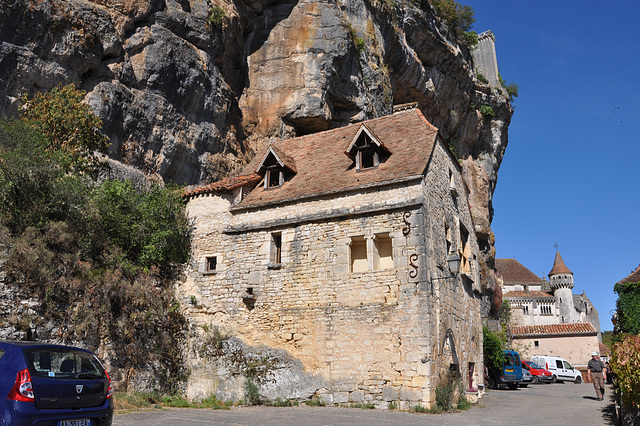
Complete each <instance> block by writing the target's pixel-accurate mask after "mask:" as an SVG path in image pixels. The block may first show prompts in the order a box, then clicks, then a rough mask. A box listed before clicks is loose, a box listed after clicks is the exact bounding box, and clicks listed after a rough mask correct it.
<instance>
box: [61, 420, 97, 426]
mask: <svg viewBox="0 0 640 426" xmlns="http://www.w3.org/2000/svg"><path fill="white" fill-rule="evenodd" d="M58 426H91V420H89V419H77V420H60V421H59V422H58Z"/></svg>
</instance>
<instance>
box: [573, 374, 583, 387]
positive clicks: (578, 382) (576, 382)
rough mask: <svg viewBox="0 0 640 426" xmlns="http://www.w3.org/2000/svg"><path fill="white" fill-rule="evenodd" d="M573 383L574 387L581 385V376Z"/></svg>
mask: <svg viewBox="0 0 640 426" xmlns="http://www.w3.org/2000/svg"><path fill="white" fill-rule="evenodd" d="M574 383H575V384H576V385H579V384H580V383H582V377H581V376H578V377H576V380H575V382H574Z"/></svg>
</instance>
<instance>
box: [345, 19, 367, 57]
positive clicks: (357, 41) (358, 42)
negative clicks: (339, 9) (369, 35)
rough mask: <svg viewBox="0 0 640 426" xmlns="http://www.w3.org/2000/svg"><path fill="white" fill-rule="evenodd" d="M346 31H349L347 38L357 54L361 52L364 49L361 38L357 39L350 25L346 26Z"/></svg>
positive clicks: (363, 41)
mask: <svg viewBox="0 0 640 426" xmlns="http://www.w3.org/2000/svg"><path fill="white" fill-rule="evenodd" d="M347 30H348V31H349V37H350V38H351V41H353V44H354V45H355V46H356V49H358V51H359V52H362V51H363V50H364V48H365V40H364V38H362V37H358V34H357V33H356V30H355V29H354V28H353V27H352V26H351V24H348V25H347Z"/></svg>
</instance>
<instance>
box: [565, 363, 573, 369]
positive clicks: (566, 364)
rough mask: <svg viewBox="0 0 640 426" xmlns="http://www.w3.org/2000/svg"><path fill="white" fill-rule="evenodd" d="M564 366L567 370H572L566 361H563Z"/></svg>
mask: <svg viewBox="0 0 640 426" xmlns="http://www.w3.org/2000/svg"><path fill="white" fill-rule="evenodd" d="M564 368H566V369H567V370H573V367H572V366H571V364H569V363H568V362H567V361H564Z"/></svg>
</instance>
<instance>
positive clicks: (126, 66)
mask: <svg viewBox="0 0 640 426" xmlns="http://www.w3.org/2000/svg"><path fill="white" fill-rule="evenodd" d="M60 82H62V83H69V82H73V83H76V84H77V85H78V86H80V87H81V88H83V89H85V90H86V91H87V97H86V101H87V102H88V103H89V104H90V105H91V106H92V107H93V109H94V111H95V112H96V113H97V114H98V115H99V116H100V117H101V118H102V120H103V123H104V131H105V133H106V134H107V135H108V136H109V138H110V140H111V147H110V156H111V157H112V158H113V159H115V160H118V161H121V162H124V163H126V164H129V165H132V166H135V167H137V168H138V169H140V170H143V171H145V172H148V173H154V174H158V175H159V176H161V177H162V178H163V179H164V180H165V181H172V182H176V183H182V184H196V183H207V182H210V181H213V180H216V179H218V178H221V177H223V176H226V175H228V174H230V173H233V172H234V171H236V170H237V169H238V168H239V167H240V166H241V165H243V164H244V163H245V162H246V161H247V159H249V158H250V157H251V155H252V154H253V153H254V152H255V150H256V148H257V147H259V146H260V145H261V144H264V143H266V142H267V141H269V140H273V139H281V138H286V137H290V136H295V135H302V134H307V133H311V132H316V131H318V130H324V129H328V128H332V127H336V126H342V125H344V124H347V123H350V122H354V121H359V120H363V119H366V118H372V117H375V116H380V115H385V114H389V113H390V112H391V111H392V108H393V105H394V104H400V103H406V102H418V103H419V105H420V106H421V108H422V109H423V111H424V113H425V116H426V117H427V118H428V119H429V120H430V121H431V122H432V123H433V124H434V125H436V126H437V127H438V128H439V129H440V132H441V134H442V136H443V137H444V139H445V140H447V141H448V142H449V144H450V145H451V146H452V147H453V148H454V149H455V151H457V154H458V156H459V158H460V160H461V163H462V165H463V170H464V172H463V173H464V178H465V180H466V182H467V185H468V187H469V191H470V202H471V206H472V212H473V217H474V223H475V226H476V232H477V234H478V238H479V241H480V244H481V248H482V250H483V256H484V259H482V262H481V263H482V264H483V265H484V266H483V268H484V269H485V271H484V272H485V273H484V274H483V277H485V279H486V282H485V285H486V286H488V287H489V288H491V287H492V285H493V278H492V271H493V263H492V262H493V256H494V254H493V241H492V234H491V228H490V224H491V219H492V194H493V190H494V188H495V184H496V180H497V173H498V168H499V166H500V163H501V161H502V157H503V154H504V150H505V148H506V145H507V128H508V125H509V122H510V119H511V115H512V113H513V110H512V108H511V105H510V102H509V99H508V97H507V96H506V94H502V93H501V92H500V91H499V90H497V89H496V88H495V87H491V86H489V85H486V84H482V83H479V81H478V80H477V78H476V75H475V66H474V63H473V59H472V57H471V54H470V52H469V50H468V49H467V48H466V47H465V46H461V45H459V44H458V43H457V41H456V40H455V38H454V36H453V35H452V34H451V33H449V32H448V31H447V29H446V27H445V26H444V24H443V23H442V22H441V21H440V20H439V19H438V18H437V17H435V15H434V12H433V10H432V9H431V7H430V6H429V5H428V3H427V2H426V1H388V0H321V1H305V0H284V1H275V0H261V1H250V0H207V1H204V0H136V1H132V0H124V1H122V0H117V1H116V0H9V1H3V2H2V3H1V4H0V114H2V115H14V114H16V113H17V111H18V108H19V98H20V96H21V95H22V94H24V93H29V94H30V93H34V92H35V91H38V90H46V89H50V88H51V87H53V86H55V85H56V84H58V83H60ZM481 106H487V107H491V109H492V111H493V115H492V116H486V115H485V116H483V115H482V114H481V113H480V112H479V107H481ZM488 115H490V114H488Z"/></svg>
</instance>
